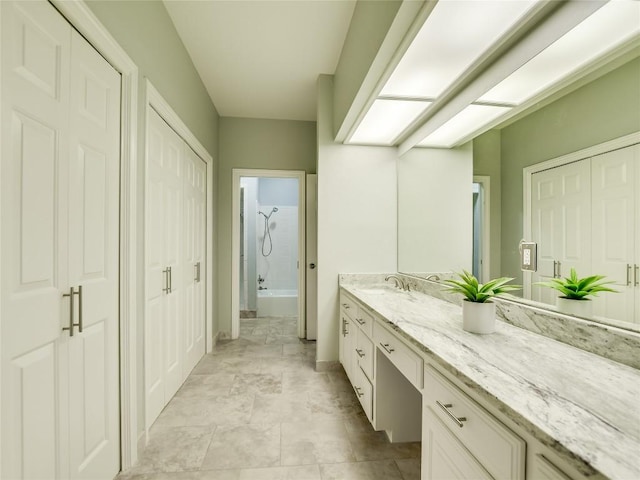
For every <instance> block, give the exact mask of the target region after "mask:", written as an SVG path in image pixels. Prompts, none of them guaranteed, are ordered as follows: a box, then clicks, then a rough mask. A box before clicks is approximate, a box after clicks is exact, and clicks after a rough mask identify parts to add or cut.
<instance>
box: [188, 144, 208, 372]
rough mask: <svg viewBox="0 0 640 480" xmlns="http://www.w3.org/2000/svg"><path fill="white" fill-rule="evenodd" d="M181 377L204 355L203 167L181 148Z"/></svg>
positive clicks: (204, 203)
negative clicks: (182, 308)
mask: <svg viewBox="0 0 640 480" xmlns="http://www.w3.org/2000/svg"><path fill="white" fill-rule="evenodd" d="M184 153H185V155H184V207H183V220H182V224H183V232H184V238H183V259H182V264H183V265H184V268H183V285H184V294H183V298H184V353H185V360H184V361H185V364H184V367H185V372H184V377H185V378H186V376H187V375H188V374H189V372H191V370H192V369H193V367H195V366H196V364H197V363H198V361H199V360H200V359H201V358H202V356H203V355H204V350H205V336H204V321H205V291H204V286H205V279H206V270H205V266H206V262H205V240H206V228H205V227H206V217H205V215H206V210H205V207H206V164H205V163H204V162H203V161H202V160H201V159H200V157H198V155H196V153H195V152H194V151H193V150H192V149H191V148H190V147H189V146H188V145H186V144H185V145H184Z"/></svg>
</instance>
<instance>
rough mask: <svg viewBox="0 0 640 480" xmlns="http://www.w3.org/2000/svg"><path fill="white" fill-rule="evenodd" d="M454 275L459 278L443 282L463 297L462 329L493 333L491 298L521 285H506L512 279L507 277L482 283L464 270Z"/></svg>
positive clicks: (493, 318) (493, 322)
mask: <svg viewBox="0 0 640 480" xmlns="http://www.w3.org/2000/svg"><path fill="white" fill-rule="evenodd" d="M456 275H457V276H458V277H459V278H460V279H459V280H456V279H451V280H444V283H446V284H447V285H448V287H447V290H448V291H450V292H455V293H461V294H462V295H464V297H465V298H464V301H463V302H462V329H463V330H465V331H467V332H471V333H481V334H485V333H493V332H494V331H495V328H496V327H495V323H496V304H495V303H493V302H491V299H492V298H493V297H495V296H496V295H500V294H503V293H505V292H510V291H513V290H519V289H520V288H521V287H520V286H519V285H507V284H508V283H509V282H510V281H511V280H513V278H509V277H501V278H496V279H494V280H490V281H488V282H487V283H485V284H482V283H479V282H478V279H477V278H476V277H474V276H473V275H472V274H471V273H469V272H467V271H466V270H463V271H462V273H456Z"/></svg>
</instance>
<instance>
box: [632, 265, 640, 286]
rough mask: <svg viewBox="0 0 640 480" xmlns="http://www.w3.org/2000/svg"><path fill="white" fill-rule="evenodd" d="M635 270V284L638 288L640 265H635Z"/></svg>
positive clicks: (639, 283)
mask: <svg viewBox="0 0 640 480" xmlns="http://www.w3.org/2000/svg"><path fill="white" fill-rule="evenodd" d="M633 266H634V267H635V268H634V269H633V280H634V281H633V283H634V285H635V286H636V287H637V286H638V285H640V265H636V264H634V265H633Z"/></svg>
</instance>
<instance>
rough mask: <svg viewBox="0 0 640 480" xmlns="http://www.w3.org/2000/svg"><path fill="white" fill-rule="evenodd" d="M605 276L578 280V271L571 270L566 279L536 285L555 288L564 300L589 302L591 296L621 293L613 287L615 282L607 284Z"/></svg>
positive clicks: (556, 279)
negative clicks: (610, 286)
mask: <svg viewBox="0 0 640 480" xmlns="http://www.w3.org/2000/svg"><path fill="white" fill-rule="evenodd" d="M604 278H605V276H604V275H591V276H590V277H584V278H578V274H577V273H576V269H575V268H572V269H571V274H570V275H569V276H568V277H565V278H552V279H551V280H550V281H548V282H536V285H541V286H543V287H549V288H553V289H555V290H558V291H559V292H560V293H562V296H563V297H564V298H569V299H571V300H589V298H586V297H588V296H589V295H593V296H597V295H598V292H614V293H619V292H618V291H617V290H614V289H613V288H609V287H607V286H606V285H611V284H612V283H615V282H605V281H603V279H604Z"/></svg>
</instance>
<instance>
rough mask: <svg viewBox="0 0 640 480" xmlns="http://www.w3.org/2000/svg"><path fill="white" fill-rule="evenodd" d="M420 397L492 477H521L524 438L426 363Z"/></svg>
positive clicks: (514, 478)
mask: <svg viewBox="0 0 640 480" xmlns="http://www.w3.org/2000/svg"><path fill="white" fill-rule="evenodd" d="M422 397H423V402H424V407H428V408H429V409H430V410H431V411H432V412H433V413H434V414H435V415H436V416H437V417H438V418H440V420H441V421H442V422H443V423H444V424H445V425H447V426H448V427H449V429H450V430H451V432H452V433H453V434H454V435H455V436H456V437H457V438H458V439H459V440H460V442H461V443H462V444H463V445H464V446H465V447H466V448H467V449H468V450H469V451H470V452H471V453H472V454H473V456H474V457H475V458H476V459H478V461H479V462H480V463H481V464H482V465H483V466H484V468H485V469H486V470H487V471H488V472H489V473H490V474H491V475H492V476H493V477H494V478H504V479H513V480H519V479H524V470H525V454H526V444H525V442H524V440H522V439H521V438H520V437H518V436H517V435H516V434H515V433H513V432H512V431H511V430H509V429H508V428H507V427H505V426H504V425H503V424H502V423H500V422H499V421H498V420H497V419H496V418H495V417H493V415H491V414H490V413H489V412H487V411H486V410H484V409H483V408H482V407H481V406H480V405H478V404H477V403H476V402H475V401H474V400H472V399H471V398H469V397H468V396H467V395H466V394H464V393H463V392H462V391H460V390H459V389H458V387H456V386H455V385H453V384H452V383H451V382H450V381H449V380H447V379H446V378H445V377H444V376H442V375H441V374H440V373H439V372H437V371H436V370H435V369H434V368H433V367H431V366H429V365H426V368H425V371H424V390H423V392H422Z"/></svg>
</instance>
